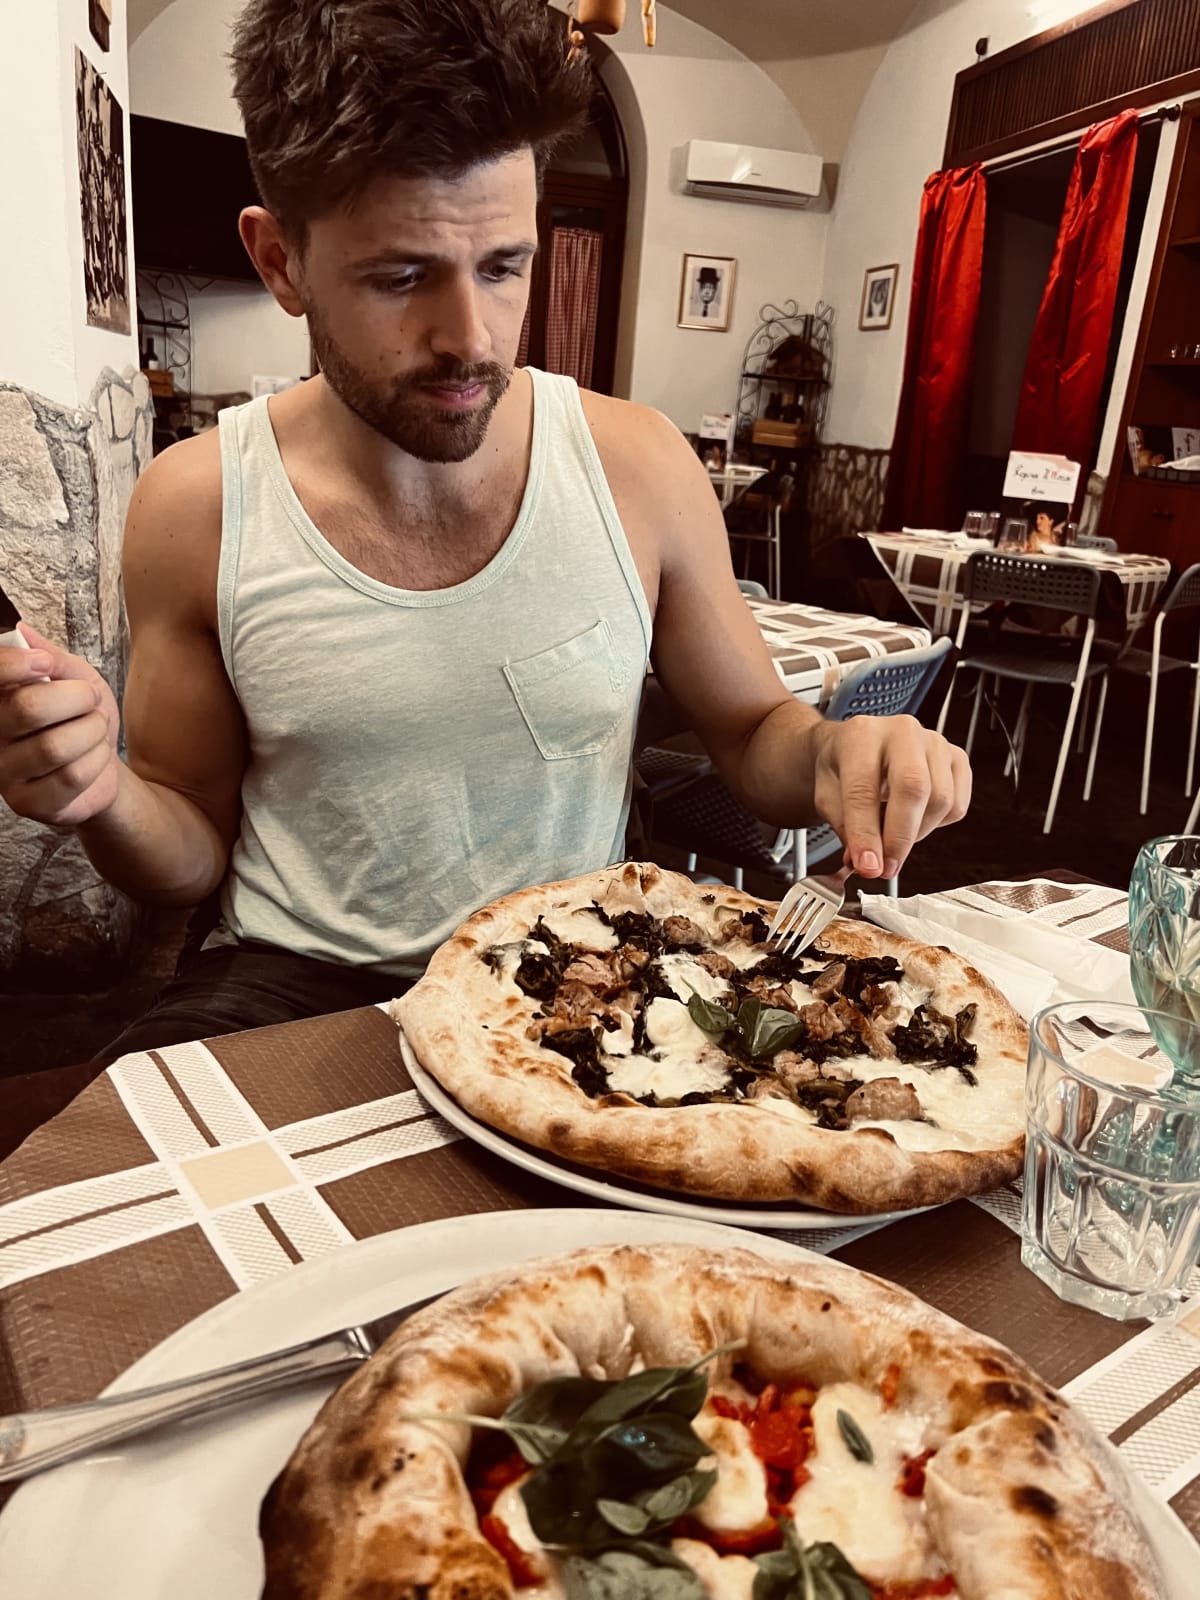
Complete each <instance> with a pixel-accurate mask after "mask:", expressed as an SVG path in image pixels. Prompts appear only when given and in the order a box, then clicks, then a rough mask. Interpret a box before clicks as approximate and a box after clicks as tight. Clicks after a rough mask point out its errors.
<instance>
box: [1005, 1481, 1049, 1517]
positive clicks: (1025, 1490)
mask: <svg viewBox="0 0 1200 1600" xmlns="http://www.w3.org/2000/svg"><path fill="white" fill-rule="evenodd" d="M1010 1499H1011V1500H1012V1505H1013V1509H1014V1510H1015V1511H1028V1512H1030V1513H1031V1514H1032V1515H1033V1516H1035V1517H1044V1518H1045V1519H1046V1521H1047V1522H1051V1521H1053V1520H1054V1518H1055V1517H1057V1516H1058V1501H1057V1500H1056V1499H1055V1498H1054V1496H1053V1495H1052V1494H1047V1493H1046V1491H1045V1489H1039V1488H1038V1486H1037V1485H1036V1484H1035V1483H1024V1484H1021V1485H1020V1486H1019V1487H1018V1488H1016V1489H1014V1490H1013V1492H1012V1494H1011V1496H1010Z"/></svg>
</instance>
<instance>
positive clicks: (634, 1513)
mask: <svg viewBox="0 0 1200 1600" xmlns="http://www.w3.org/2000/svg"><path fill="white" fill-rule="evenodd" d="M596 1510H597V1511H598V1512H599V1513H600V1515H601V1516H602V1517H603V1518H604V1520H605V1522H607V1523H608V1525H609V1527H610V1528H615V1529H616V1531H617V1532H618V1533H623V1534H626V1535H627V1536H628V1537H629V1538H631V1539H636V1538H637V1536H638V1535H639V1534H641V1533H645V1531H646V1529H647V1528H648V1527H649V1526H650V1524H651V1523H652V1522H653V1521H654V1518H653V1516H652V1515H651V1514H650V1512H649V1511H646V1510H643V1508H642V1507H641V1506H633V1505H630V1504H629V1502H628V1501H627V1500H603V1499H601V1500H597V1501H596Z"/></svg>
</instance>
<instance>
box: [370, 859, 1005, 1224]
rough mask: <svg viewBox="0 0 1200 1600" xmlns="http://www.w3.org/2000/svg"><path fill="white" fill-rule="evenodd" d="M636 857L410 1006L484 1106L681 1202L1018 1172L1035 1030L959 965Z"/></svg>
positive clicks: (543, 910)
mask: <svg viewBox="0 0 1200 1600" xmlns="http://www.w3.org/2000/svg"><path fill="white" fill-rule="evenodd" d="M774 909H775V908H774V907H773V906H770V905H763V904H762V903H761V902H760V901H757V900H755V899H753V898H752V897H751V896H749V895H746V894H742V893H741V892H739V891H737V890H734V889H729V888H725V887H723V886H720V885H702V884H695V883H692V882H691V880H690V879H688V878H686V877H683V876H682V875H680V874H678V873H672V872H665V871H663V870H661V869H660V868H658V867H656V866H653V865H650V864H645V863H635V862H630V863H626V864H624V865H622V866H618V867H612V868H608V869H607V870H605V871H603V872H597V873H593V874H590V875H589V876H587V877H584V878H579V879H574V880H572V881H569V882H564V883H557V884H549V885H545V886H542V887H538V888H533V889H525V890H521V891H519V892H517V893H515V894H511V895H508V896H506V897H505V898H504V899H502V900H499V901H497V902H496V903H495V904H493V905H490V906H487V907H485V908H484V909H483V910H482V911H479V912H477V913H476V914H475V915H474V916H472V917H471V918H469V919H468V920H467V921H466V922H465V923H464V924H463V925H462V927H461V928H459V930H458V931H457V933H455V934H454V936H453V937H452V938H451V939H449V940H448V941H447V942H446V943H445V944H444V945H443V946H442V947H441V948H440V949H439V950H437V951H436V952H435V954H434V956H433V958H432V959H431V961H430V963H429V968H428V971H427V973H426V975H425V976H424V977H423V978H422V979H421V980H420V981H419V982H418V983H417V984H416V985H415V986H414V987H413V988H412V989H411V990H410V991H409V993H408V994H407V995H405V996H404V997H403V998H402V999H400V1000H398V1001H396V1002H394V1004H393V1006H392V1015H393V1016H394V1017H395V1019H396V1020H397V1021H398V1022H399V1024H400V1026H401V1027H402V1029H403V1031H404V1033H405V1035H406V1037H407V1039H408V1041H409V1044H410V1046H411V1048H412V1050H413V1051H414V1053H415V1055H416V1057H417V1060H418V1061H419V1062H420V1063H421V1065H422V1066H423V1067H424V1068H425V1069H426V1070H427V1071H428V1072H430V1073H431V1074H432V1075H433V1076H434V1077H435V1078H436V1079H437V1080H438V1081H439V1082H440V1083H441V1084H442V1086H443V1087H444V1088H445V1089H447V1090H448V1091H449V1092H450V1093H451V1094H452V1095H453V1096H454V1097H455V1098H456V1099H457V1100H458V1102H459V1104H460V1105H462V1106H463V1108H464V1109H465V1110H467V1111H468V1112H469V1113H470V1114H471V1115H472V1116H474V1117H476V1118H478V1119H479V1120H481V1121H483V1122H485V1123H487V1124H489V1125H490V1126H492V1127H494V1128H498V1129H500V1130H502V1131H503V1132H505V1133H507V1134H509V1135H511V1136H513V1137H515V1138H517V1139H519V1140H522V1141H524V1142H525V1143H527V1144H530V1145H533V1146H535V1147H537V1148H540V1149H543V1150H547V1151H549V1152H551V1153H553V1154H554V1155H555V1156H557V1157H560V1158H562V1159H564V1160H567V1161H571V1162H575V1163H579V1164H581V1165H583V1166H586V1167H591V1168H597V1169H600V1170H602V1171H604V1172H606V1173H611V1174H615V1175H618V1176H620V1177H624V1178H628V1179H632V1180H634V1181H635V1182H639V1183H644V1184H648V1185H651V1186H653V1187H657V1188H664V1189H669V1190H672V1191H675V1192H679V1193H684V1194H689V1195H696V1196H704V1197H711V1198H719V1199H722V1200H726V1201H739V1202H745V1203H755V1202H779V1201H790V1202H793V1203H798V1204H802V1205H809V1206H816V1207H820V1208H824V1209H827V1210H831V1211H841V1212H847V1213H869V1212H879V1211H891V1210H897V1209H905V1208H909V1207H916V1206H927V1205H938V1204H941V1203H943V1202H945V1201H947V1200H952V1199H956V1198H958V1197H961V1196H963V1195H969V1194H975V1193H978V1192H980V1191H982V1190H985V1189H988V1188H992V1187H994V1186H995V1185H997V1184H999V1183H1002V1182H1005V1181H1007V1180H1008V1179H1011V1178H1013V1177H1015V1176H1016V1174H1017V1173H1018V1172H1019V1170H1020V1167H1021V1161H1022V1152H1023V1147H1024V1120H1025V1119H1024V1078H1025V1058H1026V1049H1027V1035H1026V1030H1025V1025H1024V1023H1023V1022H1022V1021H1021V1019H1020V1018H1019V1017H1018V1016H1017V1015H1016V1013H1015V1012H1014V1011H1013V1010H1012V1008H1011V1007H1010V1006H1009V1005H1008V1003H1007V1001H1006V1000H1005V999H1004V997H1003V996H1002V995H1001V994H1000V993H999V991H998V990H996V989H995V988H994V987H993V986H992V985H991V984H990V983H989V982H988V981H987V980H986V979H985V978H984V977H982V976H981V975H980V974H979V973H978V972H976V971H975V970H974V969H973V968H972V967H970V966H968V965H967V963H966V962H965V961H963V960H962V958H961V957H959V956H956V955H955V954H954V953H953V952H951V951H949V950H946V949H941V948H934V947H931V946H926V945H921V944H918V943H916V942H914V941H912V940H908V939H903V938H899V937H897V936H896V935H893V934H890V933H887V932H884V931H883V930H881V929H879V928H875V927H872V926H870V925H868V924H866V923H859V922H851V921H845V920H843V921H836V922H834V923H833V924H832V925H831V926H830V927H829V929H828V930H827V931H826V932H825V934H824V935H823V936H822V937H821V939H820V941H819V942H818V944H817V946H816V947H814V948H812V949H810V950H808V951H806V952H804V953H803V954H802V955H800V956H799V957H792V956H787V955H784V954H782V953H780V952H779V951H777V950H775V949H774V948H772V947H771V946H769V945H768V944H767V941H766V935H767V927H768V920H769V918H770V916H771V914H772V912H773V911H774Z"/></svg>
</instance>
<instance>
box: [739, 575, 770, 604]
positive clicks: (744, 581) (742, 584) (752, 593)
mask: <svg viewBox="0 0 1200 1600" xmlns="http://www.w3.org/2000/svg"><path fill="white" fill-rule="evenodd" d="M737 586H738V588H739V589H740V590H741V591H742V593H743V594H744V595H748V596H749V597H750V599H751V600H769V599H770V598H771V596H770V595H769V594H768V593H767V586H766V584H765V583H759V581H758V579H757V578H739V579H738V581H737Z"/></svg>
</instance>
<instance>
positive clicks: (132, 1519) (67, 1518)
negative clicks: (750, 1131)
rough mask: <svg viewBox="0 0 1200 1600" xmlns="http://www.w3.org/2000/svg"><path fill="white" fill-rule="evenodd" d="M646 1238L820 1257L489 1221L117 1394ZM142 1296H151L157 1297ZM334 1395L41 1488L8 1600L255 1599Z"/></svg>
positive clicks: (287, 1297) (635, 1220)
mask: <svg viewBox="0 0 1200 1600" xmlns="http://www.w3.org/2000/svg"><path fill="white" fill-rule="evenodd" d="M651 1241H666V1242H679V1243H683V1244H710V1245H716V1246H725V1247H728V1246H729V1245H735V1246H741V1247H743V1248H744V1247H745V1246H746V1245H747V1244H750V1245H751V1247H752V1248H754V1249H756V1250H758V1252H759V1253H760V1254H762V1255H767V1256H774V1257H776V1258H780V1257H782V1258H784V1259H787V1260H796V1259H803V1258H804V1257H806V1256H808V1255H809V1254H810V1252H808V1251H806V1250H801V1249H800V1248H799V1247H798V1246H796V1245H791V1244H785V1243H783V1242H782V1241H780V1240H776V1239H755V1240H748V1239H747V1238H746V1235H745V1234H744V1233H735V1232H734V1231H733V1229H731V1228H720V1227H714V1226H713V1225H711V1224H707V1223H697V1222H689V1221H684V1220H681V1219H676V1218H667V1217H647V1216H639V1215H638V1214H637V1213H635V1212H628V1211H624V1212H622V1211H592V1210H588V1209H586V1208H579V1209H570V1210H561V1211H559V1210H553V1211H495V1212H489V1213H486V1214H484V1215H481V1216H467V1217H452V1218H449V1219H447V1220H444V1221H441V1222H426V1223H422V1224H420V1225H419V1226H418V1227H414V1228H402V1229H400V1230H399V1231H398V1232H396V1233H385V1234H380V1235H379V1236H378V1237H376V1238H374V1239H364V1240H361V1241H360V1242H359V1243H357V1244H352V1245H349V1246H347V1247H346V1248H344V1249H341V1250H335V1251H333V1252H331V1253H330V1254H329V1255H327V1256H321V1257H318V1258H317V1259H316V1260H314V1261H307V1262H304V1263H302V1264H301V1265H300V1266H297V1267H293V1268H292V1269H291V1270H290V1271H288V1272H284V1273H281V1274H280V1275H279V1276H278V1277H276V1278H271V1279H268V1280H267V1281H266V1282H265V1283H262V1284H259V1285H258V1286H257V1287H256V1288H253V1289H247V1290H245V1291H244V1292H243V1293H241V1294H237V1295H233V1296H232V1297H231V1298H230V1299H228V1300H224V1301H222V1302H221V1303H220V1305H216V1306H214V1307H213V1308H212V1310H211V1311H207V1312H206V1313H205V1314H204V1315H203V1316H202V1317H198V1318H197V1319H196V1320H195V1321H194V1322H191V1323H189V1324H188V1325H187V1327H185V1328H181V1329H180V1330H179V1332H178V1333H176V1334H173V1335H172V1336H171V1338H169V1339H167V1340H165V1341H164V1342H163V1343H162V1344H160V1345H159V1346H158V1347H157V1348H156V1349H154V1350H152V1351H150V1353H149V1354H148V1355H146V1356H143V1357H142V1359H141V1360H140V1361H138V1362H135V1364H134V1365H133V1366H132V1367H130V1369H129V1370H128V1372H125V1373H123V1374H122V1375H121V1377H120V1378H119V1379H118V1380H117V1382H116V1383H114V1384H112V1385H111V1387H110V1388H109V1389H108V1391H107V1393H109V1394H120V1393H123V1392H125V1391H127V1390H129V1389H136V1388H139V1387H141V1386H142V1385H144V1384H152V1383H169V1382H170V1381H171V1380H172V1379H174V1378H183V1377H187V1376H189V1375H190V1374H192V1373H195V1372H202V1371H204V1370H205V1369H206V1368H209V1367H217V1366H222V1365H224V1364H225V1363H227V1362H231V1361H242V1360H246V1359H247V1358H249V1357H250V1356H255V1355H260V1354H262V1353H264V1352H265V1351H268V1350H273V1349H278V1348H280V1347H281V1346H283V1345H288V1344H293V1343H295V1342H297V1341H298V1340H301V1339H308V1338H315V1337H316V1336H317V1335H319V1334H322V1333H328V1332H330V1331H331V1330H332V1329H334V1328H337V1327H340V1326H343V1325H345V1324H349V1323H354V1322H360V1321H362V1320H364V1319H368V1318H371V1317H376V1316H381V1315H382V1314H383V1313H384V1312H386V1311H390V1310H393V1309H395V1308H396V1307H397V1306H401V1305H404V1304H405V1303H406V1302H408V1301H410V1300H421V1299H424V1298H425V1297H426V1296H427V1295H431V1294H438V1293H440V1292H443V1291H444V1290H447V1289H451V1288H454V1287H455V1286H456V1285H458V1284H460V1283H464V1282H465V1281H466V1280H467V1279H468V1278H474V1277H478V1276H479V1275H480V1274H482V1273H487V1272H495V1271H496V1269H497V1268H498V1267H502V1266H505V1265H510V1264H514V1263H516V1262H518V1261H523V1260H527V1259H529V1258H530V1257H532V1256H544V1255H555V1254H557V1253H559V1252H561V1251H565V1250H574V1249H579V1248H580V1247H582V1246H584V1245H593V1244H627V1243H635V1244H637V1243H647V1242H651ZM847 1270H849V1269H847ZM146 1292H147V1293H148V1294H152V1293H153V1292H154V1287H153V1285H152V1284H149V1283H148V1284H147V1285H146ZM333 1387H334V1385H333V1384H318V1385H312V1386H309V1387H307V1388H303V1389H299V1390H293V1391H289V1392H288V1393H286V1394H283V1395H280V1396H277V1397H276V1398H275V1399H273V1400H268V1401H264V1402H262V1403H261V1404H259V1405H256V1406H247V1407H243V1408H242V1409H240V1410H238V1411H231V1412H228V1413H226V1414H225V1415H224V1416H221V1417H214V1418H213V1419H212V1420H211V1421H209V1422H206V1423H198V1424H193V1425H191V1426H185V1427H178V1428H173V1429H169V1430H165V1431H164V1432H162V1433H160V1434H158V1435H156V1436H155V1437H153V1438H149V1439H143V1440H140V1441H132V1442H130V1443H129V1444H126V1445H119V1446H116V1447H115V1448H113V1449H112V1450H109V1451H106V1452H104V1453H103V1454H100V1455H96V1456H93V1457H91V1458H90V1459H89V1460H87V1461H80V1462H74V1463H72V1464H71V1465H70V1466H67V1467H60V1468H59V1469H58V1470H57V1471H56V1472H51V1473H47V1474H46V1475H45V1476H43V1477H41V1478H35V1479H34V1480H33V1481H32V1482H30V1483H28V1484H26V1485H25V1486H24V1487H23V1488H22V1489H20V1490H19V1491H18V1493H17V1494H16V1495H15V1496H14V1497H13V1500H12V1502H11V1504H10V1505H9V1506H7V1507H6V1508H5V1511H4V1513H3V1515H2V1516H0V1595H3V1596H4V1600H67V1597H68V1596H72V1597H74V1596H78V1597H79V1600H258V1596H259V1594H260V1592H261V1589H262V1581H263V1574H262V1559H261V1555H260V1546H259V1542H258V1533H257V1529H256V1522H257V1517H258V1507H259V1503H260V1501H261V1500H262V1497H263V1494H264V1493H265V1492H266V1489H267V1487H268V1485H269V1484H270V1483H271V1480H272V1479H273V1478H274V1477H275V1475H276V1473H277V1472H278V1471H279V1470H280V1468H281V1467H282V1466H283V1465H284V1463H285V1462H286V1461H287V1458H288V1456H289V1455H290V1454H291V1452H292V1450H293V1449H294V1447H295V1445H296V1442H297V1440H298V1439H299V1438H300V1435H301V1434H302V1433H303V1432H304V1429H305V1428H306V1427H307V1426H308V1424H309V1423H310V1422H311V1420H312V1418H313V1417H314V1416H315V1414H316V1411H317V1408H318V1406H319V1405H320V1404H321V1402H322V1401H323V1400H324V1398H325V1396H326V1395H327V1394H328V1393H329V1392H330V1391H331V1390H332V1388H333Z"/></svg>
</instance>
